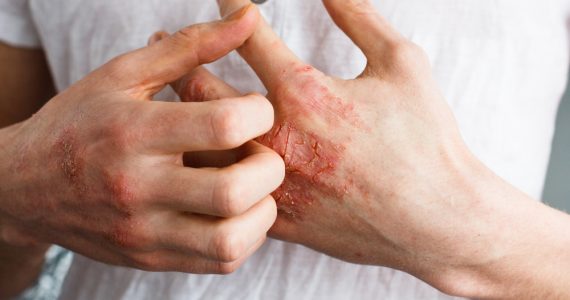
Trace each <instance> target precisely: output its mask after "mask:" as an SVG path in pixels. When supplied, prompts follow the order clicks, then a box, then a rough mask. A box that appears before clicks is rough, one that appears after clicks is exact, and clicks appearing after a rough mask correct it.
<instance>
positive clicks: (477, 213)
mask: <svg viewBox="0 0 570 300" xmlns="http://www.w3.org/2000/svg"><path fill="white" fill-rule="evenodd" d="M324 3H325V5H326V6H327V8H328V9H329V12H330V13H331V15H332V16H333V18H334V20H335V22H336V23H337V24H338V25H339V26H340V27H341V28H342V29H343V30H344V31H345V32H347V34H348V35H349V36H350V37H351V38H352V39H353V40H354V41H355V43H356V44H357V45H358V46H359V47H360V48H361V49H362V50H363V52H364V53H365V54H366V55H367V57H368V59H369V63H368V67H367V68H366V70H365V71H364V72H363V74H362V75H361V76H359V77H358V78H357V79H355V80H348V81H343V80H339V79H336V78H331V77H329V76H327V75H326V74H323V73H321V72H319V71H318V70H315V69H314V68H312V67H310V66H308V65H306V64H304V63H303V62H301V61H299V60H298V59H297V58H296V57H295V56H294V55H293V54H292V53H291V52H290V51H289V50H288V49H287V48H286V47H285V45H284V44H283V43H282V42H281V41H279V39H278V38H277V37H276V35H275V34H273V33H272V32H271V30H270V29H269V27H268V26H267V25H266V24H264V23H263V22H262V23H261V24H260V26H259V28H257V29H256V32H255V33H254V34H253V36H252V37H251V38H250V39H249V40H248V41H247V42H246V43H245V44H244V46H243V47H242V48H241V50H240V51H241V54H242V55H243V57H244V58H245V59H246V60H247V61H248V62H249V63H250V65H251V66H252V67H253V68H254V69H255V70H256V72H257V73H258V75H259V76H260V78H261V79H262V80H263V81H264V83H265V85H266V87H267V88H268V90H269V95H268V97H269V98H270V100H271V101H272V104H273V105H274V106H275V114H276V118H275V121H276V122H275V126H274V128H273V129H272V130H271V131H270V133H269V134H268V135H266V136H263V137H261V138H259V139H258V141H260V142H262V143H264V144H266V145H268V146H271V147H274V148H275V150H276V152H278V153H279V154H280V155H281V156H282V157H283V159H284V160H285V162H286V163H287V166H286V169H287V179H286V180H285V183H284V185H283V186H282V187H281V188H280V190H278V191H277V192H275V193H274V195H275V197H276V199H277V201H278V206H279V210H280V214H279V217H278V218H277V221H276V223H275V225H274V226H273V228H272V231H271V234H272V235H273V236H275V237H277V238H281V239H284V240H288V241H292V242H297V243H301V244H304V245H307V246H309V247H312V248H314V249H317V250H319V251H322V252H324V253H327V254H329V255H332V256H335V257H338V258H340V259H344V260H346V261H351V262H356V263H363V264H373V265H382V266H389V267H393V268H398V269H401V270H404V271H406V272H409V273H411V274H413V275H415V276H417V277H419V278H421V279H423V280H425V281H426V282H428V283H430V284H432V285H433V286H435V287H436V288H439V289H440V290H442V291H444V292H446V293H449V294H454V295H459V296H466V297H472V298H515V299H524V298H528V299H544V298H568V297H569V295H568V293H569V292H568V287H567V284H566V283H567V282H568V281H569V279H570V278H568V276H569V274H568V273H567V272H566V270H568V269H569V267H570V265H569V264H570V257H569V256H568V253H567V249H568V246H569V245H570V238H569V237H568V235H567V234H566V233H567V232H569V230H568V229H569V228H570V223H569V222H570V220H569V217H568V216H567V215H565V214H563V213H561V212H558V211H555V210H553V209H550V208H548V207H546V206H544V205H542V204H540V203H537V202H535V201H533V200H531V199H529V197H527V196H526V195H524V194H522V193H521V192H520V191H517V190H516V189H515V188H513V187H512V186H510V185H509V184H507V183H505V182H503V181H502V180H501V179H500V178H498V177H497V176H496V175H494V174H493V173H492V172H491V171H490V170H488V169H487V168H486V167H485V166H483V165H482V164H481V163H480V162H479V161H478V160H477V159H476V158H475V157H473V155H471V154H470V152H469V151H468V149H467V148H466V147H465V145H464V143H463V142H462V141H461V138H460V135H459V133H458V130H457V126H456V124H455V121H454V119H453V116H452V114H451V112H450V110H449V108H448V107H447V105H446V103H445V101H444V99H442V97H441V95H440V93H439V92H438V89H437V86H436V85H435V83H434V81H433V79H432V77H431V71H430V67H429V64H428V63H427V59H426V58H425V55H424V54H423V52H422V51H421V49H418V48H417V46H415V45H413V44H411V43H410V42H409V41H407V40H405V39H403V38H402V37H401V36H400V35H399V34H398V33H397V32H395V31H394V30H393V29H392V28H390V26H389V25H388V24H387V23H386V21H385V20H383V19H382V18H381V17H380V16H378V15H377V14H376V13H375V12H374V10H373V8H372V7H371V6H370V4H369V3H368V2H367V1H358V0H352V1H341V0H326V1H324ZM220 4H221V8H222V11H223V13H225V12H227V11H231V10H233V9H234V8H235V7H236V6H239V5H241V4H243V3H242V2H240V1H229V0H228V1H221V2H220ZM164 37H165V35H164V34H158V36H155V37H154V38H153V39H151V42H152V43H153V44H156V45H161V44H163V43H165V41H162V40H161V38H164ZM159 40H161V41H160V42H158V41H159ZM166 41H168V39H166ZM153 46H154V45H153ZM268 46H270V47H271V51H269V52H265V51H266V49H267V48H268ZM173 86H174V87H175V88H176V90H177V91H178V93H179V94H180V96H181V97H182V98H183V100H185V101H188V102H191V101H200V102H204V101H209V100H215V99H219V98H225V97H238V96H239V95H240V93H239V92H238V91H236V90H235V89H233V88H231V87H230V86H228V85H227V84H225V83H224V82H222V81H221V80H219V79H218V78H216V77H215V76H213V75H212V74H209V73H208V72H207V71H205V69H203V68H197V69H195V70H194V71H193V72H191V73H190V74H189V75H188V76H185V77H184V78H182V79H181V80H179V81H177V82H176V83H174V84H173ZM371 95H372V96H371ZM64 149H65V148H64ZM64 153H65V152H64ZM235 156H236V155H235V152H233V151H231V152H225V151H221V152H220V151H216V152H208V151H206V152H204V151H198V152H192V153H189V154H188V155H186V157H185V161H186V162H187V163H188V164H190V165H192V166H194V167H199V166H214V165H217V166H225V165H228V164H231V163H232V162H233V161H234V158H235ZM69 169H71V170H72V169H73V168H69ZM356 179H358V180H356ZM299 189H303V190H305V192H304V193H301V192H298V193H297V191H299ZM287 192H289V194H291V193H293V196H287ZM291 201H295V203H291ZM529 220H532V222H530V221H529ZM530 223H532V224H530ZM498 229H500V230H498ZM529 270H532V272H529Z"/></svg>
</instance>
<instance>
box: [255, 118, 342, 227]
mask: <svg viewBox="0 0 570 300" xmlns="http://www.w3.org/2000/svg"><path fill="white" fill-rule="evenodd" d="M258 141H259V142H260V143H262V144H264V145H266V146H268V147H271V148H272V149H274V150H275V151H276V152H277V153H278V154H279V155H280V156H281V157H282V158H283V160H284V162H285V167H286V178H285V181H284V183H283V185H281V187H279V189H277V190H276V191H275V192H274V193H273V196H274V198H275V200H276V201H277V205H278V208H279V211H280V212H281V215H282V216H285V217H287V218H289V219H302V218H303V214H304V212H305V211H306V210H307V207H308V206H312V205H314V204H316V203H317V200H318V199H319V198H320V197H322V195H331V194H335V195H336V194H338V193H342V191H341V190H340V189H339V186H338V185H336V184H335V176H336V171H337V169H338V167H339V163H340V161H341V160H342V157H343V155H344V150H345V149H344V146H342V145H335V144H333V143H331V142H329V141H327V140H326V139H323V138H321V137H319V136H318V135H316V134H314V133H311V132H306V131H303V130H301V129H299V127H298V126H296V125H295V124H294V123H290V122H283V123H281V124H280V125H278V126H275V127H274V128H273V130H271V131H270V132H269V133H268V134H266V135H264V136H263V137H261V138H259V140H258Z"/></svg>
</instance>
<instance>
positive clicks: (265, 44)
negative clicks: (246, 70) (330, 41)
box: [218, 0, 303, 90]
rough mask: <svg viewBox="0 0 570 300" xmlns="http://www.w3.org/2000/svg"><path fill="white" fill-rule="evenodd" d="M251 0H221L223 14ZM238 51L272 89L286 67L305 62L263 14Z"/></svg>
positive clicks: (268, 87) (219, 1)
mask: <svg viewBox="0 0 570 300" xmlns="http://www.w3.org/2000/svg"><path fill="white" fill-rule="evenodd" d="M247 3H251V2H250V1H249V0H218V4H219V6H220V13H221V15H225V14H227V13H228V12H231V11H232V10H234V9H236V8H237V7H240V6H242V5H246V4H247ZM255 10H257V7H256V8H255ZM238 52H239V53H240V55H241V56H242V57H243V58H244V59H245V60H246V61H247V63H248V64H249V65H250V66H251V67H252V68H253V70H254V71H255V73H256V74H257V75H258V76H259V78H260V79H261V81H262V82H263V84H264V85H265V87H266V88H267V89H268V90H274V89H275V87H276V85H277V84H278V83H279V82H280V81H281V77H282V76H283V75H284V71H287V70H291V69H294V68H295V67H297V66H298V65H301V64H303V62H302V61H301V60H300V59H299V58H298V57H297V56H296V55H295V54H294V53H293V52H292V51H291V50H290V49H289V48H288V47H287V45H285V43H284V42H283V41H282V40H281V38H280V37H279V36H278V35H277V34H276V33H275V32H274V31H273V29H272V28H271V26H269V24H268V23H267V21H266V20H265V19H264V18H263V17H260V20H259V24H258V26H257V29H256V30H255V32H254V33H253V34H252V35H251V37H250V38H249V39H247V41H245V42H244V44H243V45H242V46H241V47H240V48H239V49H238Z"/></svg>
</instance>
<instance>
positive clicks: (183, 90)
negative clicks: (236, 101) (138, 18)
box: [148, 31, 240, 102]
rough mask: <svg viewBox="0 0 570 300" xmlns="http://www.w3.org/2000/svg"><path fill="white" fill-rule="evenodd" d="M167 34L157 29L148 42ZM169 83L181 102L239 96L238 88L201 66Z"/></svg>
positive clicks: (150, 43) (162, 37)
mask: <svg viewBox="0 0 570 300" xmlns="http://www.w3.org/2000/svg"><path fill="white" fill-rule="evenodd" d="M168 36H169V34H168V33H166V32H164V31H158V32H156V33H154V34H153V35H152V36H151V37H150V38H149V41H148V44H149V45H152V44H155V43H157V42H158V41H160V40H162V39H164V38H166V37H168ZM170 85H171V87H172V89H173V90H174V91H175V92H176V93H177V94H178V96H179V97H180V100H181V101H183V102H203V101H210V100H216V99H221V98H231V97H239V96H240V93H239V91H238V90H236V89H235V88H233V87H232V86H230V85H229V84H227V83H225V82H224V81H223V80H221V79H220V78H218V77H217V76H215V75H214V74H212V73H210V71H208V70H207V69H206V68H204V67H202V66H199V67H197V68H195V69H194V70H192V71H191V72H190V73H189V74H187V75H185V76H184V77H182V78H180V79H178V80H177V81H175V82H173V83H171V84H170Z"/></svg>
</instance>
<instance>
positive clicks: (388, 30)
mask: <svg viewBox="0 0 570 300" xmlns="http://www.w3.org/2000/svg"><path fill="white" fill-rule="evenodd" d="M323 3H324V5H325V7H326V8H327V10H328V12H329V14H330V15H331V17H332V19H333V21H334V22H335V23H336V24H337V26H338V27H339V28H340V29H342V31H344V32H345V33H346V35H348V37H349V38H350V39H351V40H352V41H353V42H354V43H355V44H356V45H357V46H358V47H359V48H360V49H361V50H362V52H363V53H364V55H365V56H366V58H367V59H368V62H369V64H373V63H374V60H376V59H378V57H380V55H378V54H379V53H381V52H383V51H385V50H386V48H388V47H390V46H391V45H393V44H394V43H396V42H399V41H401V40H402V39H403V37H402V36H401V35H400V34H399V33H398V32H397V31H396V30H395V29H394V28H392V26H391V25H390V24H389V23H388V22H387V21H386V20H385V19H384V18H383V17H382V16H381V15H380V14H379V13H378V12H377V11H376V8H375V7H374V5H373V4H372V3H371V2H370V1H369V0H323Z"/></svg>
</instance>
